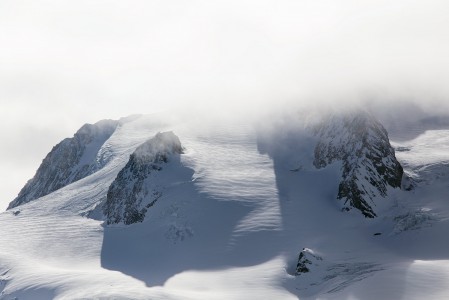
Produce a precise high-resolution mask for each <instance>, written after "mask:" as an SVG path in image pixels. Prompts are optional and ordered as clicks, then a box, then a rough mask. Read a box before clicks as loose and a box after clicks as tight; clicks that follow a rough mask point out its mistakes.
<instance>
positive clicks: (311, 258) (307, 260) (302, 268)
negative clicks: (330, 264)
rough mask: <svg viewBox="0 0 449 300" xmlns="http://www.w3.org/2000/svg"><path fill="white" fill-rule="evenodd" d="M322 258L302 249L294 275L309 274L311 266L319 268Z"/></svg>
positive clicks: (306, 249)
mask: <svg viewBox="0 0 449 300" xmlns="http://www.w3.org/2000/svg"><path fill="white" fill-rule="evenodd" d="M322 260H323V258H322V257H321V256H318V255H317V254H315V253H314V252H313V250H311V249H308V248H303V249H302V251H301V252H300V253H299V256H298V263H297V265H296V272H295V275H296V276H298V275H301V274H304V273H309V272H310V271H311V268H312V267H313V266H319V265H320V263H321V261H322Z"/></svg>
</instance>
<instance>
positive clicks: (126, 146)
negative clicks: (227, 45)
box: [0, 113, 449, 300]
mask: <svg viewBox="0 0 449 300" xmlns="http://www.w3.org/2000/svg"><path fill="white" fill-rule="evenodd" d="M361 116H362V117H361ZM358 118H362V119H363V120H364V122H367V124H368V125H367V126H365V129H366V128H368V129H369V130H368V131H367V132H365V133H367V134H368V139H367V141H368V142H367V143H368V144H367V148H364V147H361V148H360V147H359V146H360V145H359V144H358V141H359V138H358V137H357V136H354V132H357V130H363V129H364V126H362V125H360V124H359V123H360V122H355V123H357V124H356V125H354V122H349V123H348V122H347V120H359V119H358ZM272 120H274V121H272ZM345 120H346V121H345ZM329 122H330V123H329ZM362 123H363V122H362ZM323 124H324V125H323ZM342 124H349V125H347V126H342ZM100 125H101V126H100ZM92 126H94V127H92ZM95 126H96V127H95ZM98 126H100V127H101V130H93V131H91V134H90V137H89V138H88V139H84V140H82V143H77V144H76V145H75V146H76V147H75V148H73V149H72V146H70V149H72V150H73V151H75V150H76V152H75V154H76V155H74V156H69V158H70V159H63V158H64V157H65V158H67V155H66V154H64V153H67V152H69V153H72V152H70V151H69V150H64V151H59V152H60V153H63V154H61V155H62V156H60V157H57V158H53V156H54V155H56V154H57V153H56V152H55V151H56V150H57V149H58V148H57V147H58V146H56V147H55V148H54V149H53V151H52V152H51V153H53V154H51V153H50V154H49V156H47V157H48V159H46V160H44V162H43V165H42V166H44V167H42V168H40V171H39V170H38V172H37V174H36V177H35V178H33V179H32V180H31V181H30V182H29V183H27V185H25V187H24V190H23V191H24V192H21V194H19V198H17V199H24V200H23V201H22V200H21V201H17V200H14V201H13V202H12V203H13V204H12V205H10V207H9V209H8V210H7V211H6V212H3V213H1V214H0V226H1V228H2V233H1V234H0V299H5V300H6V299H8V300H9V299H20V300H22V299H33V300H34V299H423V298H425V299H442V298H447V297H449V292H448V291H447V285H448V283H449V252H448V246H449V242H446V240H447V239H446V235H447V232H448V231H449V209H448V207H447V200H446V195H447V182H448V179H449V172H448V171H447V170H446V167H447V164H448V161H449V154H447V152H446V151H444V150H442V149H445V148H447V147H448V146H449V130H443V129H440V130H427V131H423V133H422V134H420V135H419V136H417V137H414V138H413V139H397V140H391V141H390V140H389V139H388V135H387V133H386V131H385V129H383V127H382V125H380V123H378V121H377V120H375V118H374V117H372V116H370V115H369V116H368V115H366V114H362V115H361V114H358V113H356V114H354V115H351V114H349V115H347V114H345V115H340V114H334V115H332V116H327V115H326V116H325V117H324V120H318V121H317V119H316V118H312V117H311V118H308V117H307V114H301V115H298V114H290V115H288V116H283V117H282V118H274V119H268V118H267V119H264V120H263V121H262V122H256V123H254V122H251V121H249V120H245V119H231V120H229V119H226V118H215V119H214V122H209V123H207V126H204V125H202V124H201V120H198V119H196V118H191V117H190V116H189V117H185V116H184V117H178V116H177V117H173V116H171V115H167V113H159V114H152V115H138V116H133V117H129V118H123V119H121V120H118V121H101V122H100V123H97V124H96V125H86V126H83V127H82V129H80V132H84V131H85V128H98ZM354 126H356V127H354ZM83 128H84V129H83ZM317 128H318V129H317ZM373 128H374V130H373ZM167 134H168V135H167ZM395 134H398V133H395ZM77 136H79V135H77V134H75V137H74V138H75V139H76V138H77ZM163 136H169V137H170V138H169V139H168V140H169V141H172V142H173V141H174V142H173V143H172V144H170V143H168V144H169V145H170V147H168V148H164V147H162V148H160V147H155V146H154V145H165V144H163V143H162V144H161V143H160V139H161V137H163ZM69 141H70V140H69ZM158 141H159V142H158ZM67 143H73V142H67V140H65V142H64V141H63V142H62V144H60V146H59V147H61V146H63V145H65V144H67ZM154 143H155V144H154ZM378 144H382V145H383V148H382V149H383V150H382V149H380V150H379V148H377V147H376V145H378ZM317 145H321V146H319V147H317ZM323 145H325V146H323ZM328 145H337V147H334V148H332V149H338V151H337V152H338V154H339V155H337V156H332V155H330V154H329V153H328V151H318V153H319V156H318V158H323V156H324V158H323V159H324V160H323V161H325V163H317V149H321V150H322V149H331V148H326V147H327V146H328ZM357 147H359V148H357ZM155 149H156V150H155ZM354 149H362V150H361V152H362V153H364V154H365V156H357V155H356V156H351V155H353V154H354V152H355V150H354ZM394 149H395V150H396V151H394ZM149 150H151V151H149ZM142 151H144V152H142ZM148 151H149V152H148ZM154 151H156V152H154ZM161 151H162V152H163V153H165V154H164V156H160V155H159V154H160V153H162V152H161ZM331 152H332V151H331ZM146 153H152V155H151V156H145V154H146ZM341 153H346V154H347V155H346V156H345V157H352V158H351V159H344V157H343V156H341V155H340V154H341ZM373 153H377V154H378V155H379V157H378V158H379V159H378V158H376V159H373V160H369V159H371V158H372V157H373ZM137 154H139V156H140V155H142V154H143V157H144V159H143V160H138V162H139V164H138V167H137V168H136V167H132V168H131V166H135V165H136V155H137ZM356 158H357V159H356ZM367 160H368V161H367ZM360 161H361V163H360ZM55 162H56V166H58V168H64V167H65V170H62V171H61V172H56V171H53V170H55V169H54V168H53V166H55ZM57 162H61V163H57ZM63 163H70V166H67V165H64V164H63ZM379 163H380V164H383V166H385V167H386V168H379V170H381V171H384V170H390V171H391V172H390V173H388V174H389V175H388V176H385V174H383V173H382V172H381V171H379V170H377V169H376V167H375V165H376V164H377V166H378V164H379ZM399 163H400V164H399ZM47 165H50V166H47ZM46 166H47V167H46ZM85 166H87V167H85ZM142 166H143V167H142ZM348 168H350V169H351V170H357V172H356V175H357V176H359V177H358V178H356V179H355V181H354V182H355V183H356V184H357V183H358V182H363V185H358V186H359V187H360V186H363V187H364V188H365V190H366V191H367V194H368V195H363V194H362V197H364V198H363V200H364V201H366V203H365V204H366V205H368V206H369V209H368V206H365V208H366V209H365V208H362V209H360V207H357V205H351V202H350V201H348V202H343V203H342V200H344V199H341V198H343V197H339V190H340V189H341V184H342V181H343V182H344V181H345V178H344V170H345V169H348ZM402 168H403V172H404V175H403V174H402ZM46 169H48V170H50V171H51V172H49V171H47V170H46ZM80 170H82V171H80ZM136 170H137V171H136ZM142 172H143V173H142ZM47 174H55V176H56V177H55V176H53V175H52V176H49V175H47ZM142 174H144V175H145V176H142ZM390 175H391V176H390ZM58 176H61V178H60V179H58V178H59V177H58ZM357 176H356V177H357ZM365 176H367V177H368V179H366V181H363V180H365ZM369 176H372V177H373V178H374V179H375V180H374V181H376V182H377V183H378V184H379V186H381V188H380V189H379V188H378V187H376V186H374V187H373V186H368V184H369V182H372V180H370V179H369ZM55 178H56V179H55ZM401 178H402V183H401ZM48 179H50V180H49V181H45V180H48ZM47 182H51V184H49V183H47ZM407 182H412V183H413V184H412V185H411V186H409V185H407V187H409V188H405V184H406V183H407ZM400 187H402V189H401V188H400ZM25 191H26V193H25ZM21 195H32V197H31V196H25V197H24V196H21ZM20 197H22V198H20ZM129 199H131V200H133V199H134V200H133V201H131V203H132V205H131V206H130V207H132V208H133V209H134V208H136V209H139V210H138V211H140V212H142V208H145V213H144V214H139V215H138V218H137V219H136V218H128V219H126V218H123V216H125V214H124V210H123V208H124V207H125V206H126V205H125V206H124V204H125V202H123V201H126V200H129ZM121 201H122V202H121ZM150 204H151V205H150ZM370 211H372V212H375V213H374V214H370V213H369V212H370ZM367 212H368V215H369V216H367ZM111 216H115V217H111ZM117 216H119V217H117ZM124 220H128V221H124ZM304 257H307V260H309V261H311V262H312V263H311V264H308V263H305V264H303V265H304V266H306V267H307V269H308V272H303V273H301V274H298V263H299V262H302V263H304V260H305V259H304Z"/></svg>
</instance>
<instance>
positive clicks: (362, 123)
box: [313, 112, 403, 218]
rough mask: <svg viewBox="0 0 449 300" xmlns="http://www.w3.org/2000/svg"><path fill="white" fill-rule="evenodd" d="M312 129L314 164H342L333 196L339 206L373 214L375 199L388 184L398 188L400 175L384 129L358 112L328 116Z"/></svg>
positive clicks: (384, 192)
mask: <svg viewBox="0 0 449 300" xmlns="http://www.w3.org/2000/svg"><path fill="white" fill-rule="evenodd" d="M314 131H315V134H316V136H317V137H318V139H319V141H318V144H317V145H316V147H315V159H314V161H313V164H314V165H315V167H317V168H324V167H326V166H327V165H329V164H332V163H334V162H341V163H342V178H341V182H340V184H339V188H338V195H337V199H339V200H341V201H342V209H343V210H346V211H349V210H351V209H353V208H355V209H358V210H360V211H361V212H362V214H363V215H364V216H365V217H368V218H373V217H376V215H377V214H376V199H378V198H385V197H386V196H387V191H388V187H392V188H400V187H401V181H402V175H403V169H402V166H401V165H400V163H399V162H398V161H397V159H396V156H395V151H394V149H393V147H392V146H391V145H390V141H389V139H388V134H387V131H386V130H385V128H384V127H383V126H382V124H380V123H379V122H378V121H377V120H376V119H375V118H374V117H373V116H371V115H370V114H368V113H364V112H358V113H353V114H344V115H339V116H335V115H334V116H331V117H328V118H326V119H325V120H324V121H323V122H322V123H321V124H320V125H318V126H316V127H315V128H314Z"/></svg>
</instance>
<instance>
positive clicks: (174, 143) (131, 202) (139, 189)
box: [103, 132, 183, 225]
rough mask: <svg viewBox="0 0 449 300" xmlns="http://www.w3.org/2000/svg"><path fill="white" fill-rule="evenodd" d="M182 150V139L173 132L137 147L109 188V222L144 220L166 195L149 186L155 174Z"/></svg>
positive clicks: (104, 210)
mask: <svg viewBox="0 0 449 300" xmlns="http://www.w3.org/2000/svg"><path fill="white" fill-rule="evenodd" d="M182 152H183V149H182V146H181V142H180V140H179V138H178V137H177V136H176V135H175V134H174V133H173V132H163V133H158V134H156V136H155V137H153V138H151V139H149V140H147V141H146V142H145V143H143V144H142V145H140V146H139V147H137V149H136V150H135V151H134V152H133V154H131V155H130V158H129V161H128V163H127V164H126V166H125V167H124V168H123V169H122V170H121V171H120V172H119V174H118V175H117V178H116V179H115V180H114V182H113V183H112V184H111V186H110V187H109V190H108V194H107V199H106V202H105V204H104V205H103V213H104V214H105V216H106V223H107V224H113V223H120V222H123V223H124V224H126V225H129V224H133V223H137V222H142V221H143V220H144V218H145V214H146V212H147V210H148V209H149V208H150V207H151V206H153V205H154V204H155V203H156V201H157V200H158V199H159V198H160V197H161V196H162V191H161V190H160V189H158V188H157V187H154V186H153V187H151V186H149V184H148V182H149V181H151V175H152V174H155V173H157V172H159V171H161V170H162V169H163V165H164V164H166V163H167V162H168V161H169V160H171V159H172V158H173V157H172V156H174V155H178V156H179V155H180V154H181V153H182Z"/></svg>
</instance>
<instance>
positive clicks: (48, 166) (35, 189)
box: [8, 120, 119, 209]
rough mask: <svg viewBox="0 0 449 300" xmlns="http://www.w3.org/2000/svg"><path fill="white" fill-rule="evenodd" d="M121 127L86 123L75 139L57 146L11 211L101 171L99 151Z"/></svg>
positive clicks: (12, 203) (110, 124)
mask: <svg viewBox="0 0 449 300" xmlns="http://www.w3.org/2000/svg"><path fill="white" fill-rule="evenodd" d="M118 124H119V122H118V121H114V120H102V121H100V122H97V123H95V124H85V125H84V126H82V127H81V128H80V129H79V130H78V131H77V132H76V133H75V135H74V136H73V138H67V139H64V140H63V141H62V142H60V143H59V144H57V145H56V146H54V147H53V149H52V150H51V152H50V153H49V154H48V155H47V156H46V157H45V159H44V160H43V161H42V164H41V165H40V166H39V168H38V170H37V172H36V175H35V176H34V177H33V178H32V179H30V180H29V181H28V182H27V183H26V185H25V186H24V187H23V188H22V190H21V191H20V193H19V195H18V196H17V197H16V198H15V199H14V200H13V201H12V202H11V203H10V204H9V206H8V209H11V208H14V207H17V206H19V205H22V204H25V203H28V202H30V201H33V200H35V199H37V198H40V197H42V196H45V195H48V194H50V193H51V192H53V191H56V190H58V189H60V188H62V187H64V186H66V185H68V184H70V183H73V182H75V181H78V180H80V179H82V178H84V177H86V176H88V175H90V174H93V173H95V172H96V171H98V170H99V169H101V168H102V167H103V166H104V164H103V163H102V161H101V160H100V159H97V154H98V151H99V150H100V148H101V146H102V145H103V144H104V143H105V142H106V141H107V140H108V139H109V137H110V136H111V135H112V134H113V133H114V131H115V129H116V128H117V126H118Z"/></svg>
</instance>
